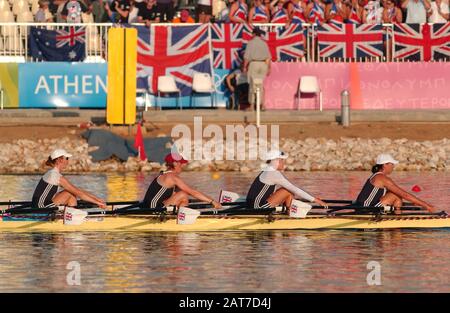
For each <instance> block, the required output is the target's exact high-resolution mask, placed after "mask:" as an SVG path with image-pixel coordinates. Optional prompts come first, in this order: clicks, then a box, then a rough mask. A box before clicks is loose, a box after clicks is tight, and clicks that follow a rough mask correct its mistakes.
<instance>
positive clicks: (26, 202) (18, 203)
mask: <svg viewBox="0 0 450 313" xmlns="http://www.w3.org/2000/svg"><path fill="white" fill-rule="evenodd" d="M23 204H28V205H31V201H0V205H23Z"/></svg>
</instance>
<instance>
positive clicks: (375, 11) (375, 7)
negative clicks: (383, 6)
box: [362, 0, 383, 24]
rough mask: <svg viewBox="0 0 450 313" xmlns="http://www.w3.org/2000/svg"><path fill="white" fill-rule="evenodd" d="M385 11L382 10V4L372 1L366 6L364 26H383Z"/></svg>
mask: <svg viewBox="0 0 450 313" xmlns="http://www.w3.org/2000/svg"><path fill="white" fill-rule="evenodd" d="M382 12H383V11H381V10H380V2H378V0H377V1H374V0H371V1H369V2H368V3H367V4H366V5H365V6H364V11H363V15H362V22H363V23H364V24H381V22H382V20H383V13H382Z"/></svg>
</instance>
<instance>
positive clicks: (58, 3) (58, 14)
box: [50, 0, 67, 23]
mask: <svg viewBox="0 0 450 313" xmlns="http://www.w3.org/2000/svg"><path fill="white" fill-rule="evenodd" d="M66 2H67V0H54V1H53V6H52V7H50V12H52V13H53V19H54V20H55V21H56V23H65V22H66V21H65V20H64V18H63V16H62V11H63V10H64V8H65V6H66ZM52 10H54V11H52Z"/></svg>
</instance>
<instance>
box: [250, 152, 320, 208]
mask: <svg viewBox="0 0 450 313" xmlns="http://www.w3.org/2000/svg"><path fill="white" fill-rule="evenodd" d="M287 157H288V156H287V155H286V154H285V153H284V152H281V151H278V150H274V151H271V152H270V153H268V155H267V158H266V159H267V164H268V166H267V167H266V168H265V169H264V170H263V171H262V172H261V173H260V174H259V175H258V176H257V177H256V178H255V180H254V181H253V183H252V185H251V187H250V190H249V191H248V194H247V205H248V206H249V207H250V208H274V207H276V206H278V205H280V204H284V205H285V206H286V207H287V208H288V209H290V207H291V204H292V200H293V199H294V197H297V198H303V199H306V200H308V201H310V202H315V203H318V204H320V205H322V206H324V207H328V205H327V204H326V203H325V202H323V201H322V200H320V199H319V198H317V197H313V196H311V195H310V194H308V193H307V192H305V191H303V190H302V189H300V188H298V187H296V186H294V185H293V184H292V183H291V182H290V181H289V180H287V179H286V177H284V175H283V174H282V173H281V172H280V171H281V170H283V169H284V160H285V159H287Z"/></svg>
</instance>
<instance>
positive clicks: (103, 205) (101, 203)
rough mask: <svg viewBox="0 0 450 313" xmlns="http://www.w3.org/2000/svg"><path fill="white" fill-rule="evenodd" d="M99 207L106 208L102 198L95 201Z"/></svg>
mask: <svg viewBox="0 0 450 313" xmlns="http://www.w3.org/2000/svg"><path fill="white" fill-rule="evenodd" d="M96 204H97V205H98V206H99V207H100V208H102V209H106V203H105V201H103V200H101V199H100V200H99V201H97V203H96Z"/></svg>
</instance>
